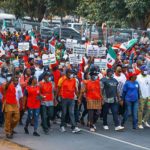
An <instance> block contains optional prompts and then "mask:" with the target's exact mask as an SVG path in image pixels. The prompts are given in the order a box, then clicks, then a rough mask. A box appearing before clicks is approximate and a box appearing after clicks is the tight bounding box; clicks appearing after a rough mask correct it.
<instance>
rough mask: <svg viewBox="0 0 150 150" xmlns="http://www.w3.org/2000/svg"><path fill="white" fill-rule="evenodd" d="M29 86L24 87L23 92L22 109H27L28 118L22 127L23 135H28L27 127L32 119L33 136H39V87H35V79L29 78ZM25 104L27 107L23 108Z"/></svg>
mask: <svg viewBox="0 0 150 150" xmlns="http://www.w3.org/2000/svg"><path fill="white" fill-rule="evenodd" d="M28 84H29V85H28V86H27V87H26V89H25V92H24V108H25V107H27V110H28V116H27V120H26V125H25V127H24V130H25V133H26V134H29V130H28V126H29V123H31V120H32V119H34V132H33V135H34V136H40V135H39V134H38V132H37V129H38V121H39V113H40V105H41V104H40V99H41V96H40V87H39V86H38V85H37V78H36V77H31V78H30V79H29V83H28ZM25 104H27V106H25Z"/></svg>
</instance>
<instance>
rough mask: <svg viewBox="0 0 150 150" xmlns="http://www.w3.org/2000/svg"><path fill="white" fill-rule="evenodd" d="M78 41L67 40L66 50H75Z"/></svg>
mask: <svg viewBox="0 0 150 150" xmlns="http://www.w3.org/2000/svg"><path fill="white" fill-rule="evenodd" d="M77 42H78V41H77V40H74V39H66V48H68V49H73V47H74V45H75V44H77Z"/></svg>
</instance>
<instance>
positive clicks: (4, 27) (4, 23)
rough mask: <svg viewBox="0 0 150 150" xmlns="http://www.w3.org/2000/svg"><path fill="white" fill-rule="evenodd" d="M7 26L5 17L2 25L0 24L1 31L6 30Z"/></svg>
mask: <svg viewBox="0 0 150 150" xmlns="http://www.w3.org/2000/svg"><path fill="white" fill-rule="evenodd" d="M6 28H7V26H6V21H5V19H4V20H3V26H2V31H4V30H6Z"/></svg>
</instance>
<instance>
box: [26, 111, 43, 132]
mask: <svg viewBox="0 0 150 150" xmlns="http://www.w3.org/2000/svg"><path fill="white" fill-rule="evenodd" d="M39 113H40V108H38V109H28V117H27V121H26V127H28V125H29V123H30V122H31V120H32V119H33V118H34V131H37V128H38V120H39Z"/></svg>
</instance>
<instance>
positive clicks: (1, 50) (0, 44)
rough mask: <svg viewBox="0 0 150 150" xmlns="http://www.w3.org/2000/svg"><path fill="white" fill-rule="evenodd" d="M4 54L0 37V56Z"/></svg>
mask: <svg viewBox="0 0 150 150" xmlns="http://www.w3.org/2000/svg"><path fill="white" fill-rule="evenodd" d="M2 55H5V51H4V44H3V40H2V39H1V38H0V57H1V56H2Z"/></svg>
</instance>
